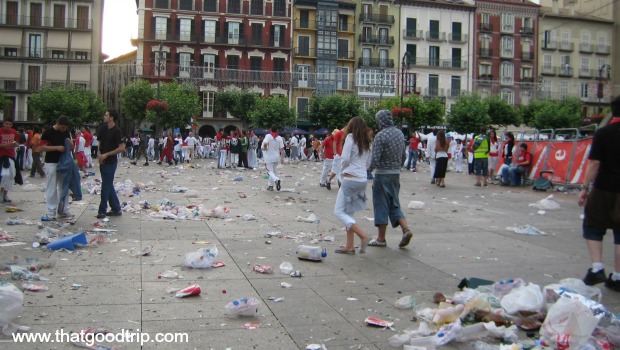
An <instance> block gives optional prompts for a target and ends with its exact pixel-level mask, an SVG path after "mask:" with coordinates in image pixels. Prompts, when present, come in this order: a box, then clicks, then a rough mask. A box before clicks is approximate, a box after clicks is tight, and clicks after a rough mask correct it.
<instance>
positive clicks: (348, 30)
mask: <svg viewBox="0 0 620 350" xmlns="http://www.w3.org/2000/svg"><path fill="white" fill-rule="evenodd" d="M354 28H355V2H353V1H352V0H340V1H317V0H296V1H295V3H294V5H293V72H294V75H293V91H292V104H293V106H294V108H295V110H296V112H297V118H298V120H297V126H300V127H303V126H309V125H308V124H309V123H308V122H307V120H306V118H305V117H306V114H307V112H308V103H309V101H310V98H311V97H312V96H326V95H331V94H334V93H336V92H338V93H341V94H352V93H353V76H354V68H355V58H354V57H355V56H354V53H355V52H354V50H355V29H354Z"/></svg>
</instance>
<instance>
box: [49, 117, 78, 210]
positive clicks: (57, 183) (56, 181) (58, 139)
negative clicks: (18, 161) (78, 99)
mask: <svg viewBox="0 0 620 350" xmlns="http://www.w3.org/2000/svg"><path fill="white" fill-rule="evenodd" d="M66 139H71V134H70V133H69V118H67V117H66V116H60V117H59V118H58V120H57V121H56V124H54V126H52V127H51V128H47V129H45V132H44V133H43V135H42V136H41V152H45V173H46V174H47V185H46V186H45V203H46V205H47V211H46V213H45V216H43V217H41V220H42V221H53V220H56V212H57V211H58V207H59V205H60V196H59V193H60V192H61V186H62V179H60V178H59V177H58V176H57V175H56V166H57V165H58V161H59V160H60V155H62V153H63V152H65V140H66ZM71 147H72V148H73V143H72V144H71ZM60 207H61V208H64V212H63V213H58V215H60V217H61V218H72V217H73V215H72V214H71V213H70V212H69V211H68V208H69V197H68V196H67V198H65V202H64V203H63V205H62V206H60Z"/></svg>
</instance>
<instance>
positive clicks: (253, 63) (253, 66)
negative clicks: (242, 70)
mask: <svg viewBox="0 0 620 350" xmlns="http://www.w3.org/2000/svg"><path fill="white" fill-rule="evenodd" d="M262 66H263V59H262V58H261V57H257V56H250V78H251V79H252V80H254V81H260V80H261V71H262V70H263V67H262Z"/></svg>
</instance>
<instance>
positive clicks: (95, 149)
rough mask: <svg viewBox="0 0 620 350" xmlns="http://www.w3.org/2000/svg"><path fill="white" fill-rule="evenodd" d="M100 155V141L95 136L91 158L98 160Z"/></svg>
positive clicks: (91, 148) (91, 147) (91, 146)
mask: <svg viewBox="0 0 620 350" xmlns="http://www.w3.org/2000/svg"><path fill="white" fill-rule="evenodd" d="M98 153H99V140H98V139H97V135H93V142H92V143H91V144H90V156H91V158H97V154H98Z"/></svg>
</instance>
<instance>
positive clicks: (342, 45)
mask: <svg viewBox="0 0 620 350" xmlns="http://www.w3.org/2000/svg"><path fill="white" fill-rule="evenodd" d="M338 58H349V40H348V39H338Z"/></svg>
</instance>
